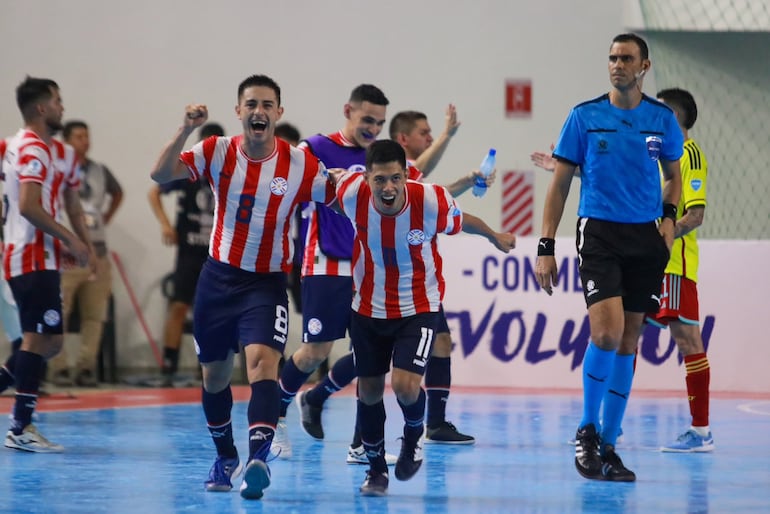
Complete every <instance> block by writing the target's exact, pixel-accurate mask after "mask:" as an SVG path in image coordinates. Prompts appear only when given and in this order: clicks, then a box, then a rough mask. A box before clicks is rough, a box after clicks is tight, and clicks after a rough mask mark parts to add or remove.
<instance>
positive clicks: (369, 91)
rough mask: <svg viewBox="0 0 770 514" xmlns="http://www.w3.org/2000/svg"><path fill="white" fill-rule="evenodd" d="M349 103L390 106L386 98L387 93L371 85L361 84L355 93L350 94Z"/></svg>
mask: <svg viewBox="0 0 770 514" xmlns="http://www.w3.org/2000/svg"><path fill="white" fill-rule="evenodd" d="M348 102H350V103H352V102H369V103H371V104H374V105H388V104H389V103H390V102H389V101H388V98H387V97H386V96H385V93H383V92H382V90H380V88H378V87H377V86H373V85H371V84H361V85H360V86H356V87H355V88H354V89H353V91H351V92H350V99H349V100H348Z"/></svg>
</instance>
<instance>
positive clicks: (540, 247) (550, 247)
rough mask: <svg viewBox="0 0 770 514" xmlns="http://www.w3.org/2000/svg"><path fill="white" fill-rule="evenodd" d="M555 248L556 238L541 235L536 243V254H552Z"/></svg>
mask: <svg viewBox="0 0 770 514" xmlns="http://www.w3.org/2000/svg"><path fill="white" fill-rule="evenodd" d="M555 249H556V240H555V239H551V238H550V237H541V238H540V242H539V243H538V244H537V256H538V257H540V256H541V255H554V250H555Z"/></svg>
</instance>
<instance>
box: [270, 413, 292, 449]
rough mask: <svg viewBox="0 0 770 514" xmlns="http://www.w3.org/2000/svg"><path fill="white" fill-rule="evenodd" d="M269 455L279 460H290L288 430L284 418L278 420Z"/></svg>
mask: <svg viewBox="0 0 770 514" xmlns="http://www.w3.org/2000/svg"><path fill="white" fill-rule="evenodd" d="M270 453H272V454H273V455H275V456H276V457H278V458H280V459H291V441H289V429H288V427H287V426H286V418H278V424H277V425H276V426H275V435H273V443H272V445H271V447H270Z"/></svg>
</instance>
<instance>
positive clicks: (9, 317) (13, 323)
mask: <svg viewBox="0 0 770 514" xmlns="http://www.w3.org/2000/svg"><path fill="white" fill-rule="evenodd" d="M7 146H8V141H7V139H0V181H4V180H5V173H3V160H4V159H5V150H6V148H7ZM0 208H2V211H3V212H2V219H3V220H5V207H4V206H1V205H0ZM3 222H4V221H3ZM0 258H2V240H0ZM0 323H2V325H3V332H5V337H6V339H8V341H10V342H11V353H10V354H9V355H8V358H7V359H6V361H5V364H3V365H2V366H0V393H1V392H3V391H5V390H6V389H8V388H9V387H10V386H11V385H13V382H14V374H13V370H14V368H15V367H16V356H17V355H18V353H19V348H21V336H22V331H21V320H19V307H18V306H17V305H16V300H14V299H13V292H12V291H11V287H10V286H9V285H8V281H6V280H5V274H4V273H0Z"/></svg>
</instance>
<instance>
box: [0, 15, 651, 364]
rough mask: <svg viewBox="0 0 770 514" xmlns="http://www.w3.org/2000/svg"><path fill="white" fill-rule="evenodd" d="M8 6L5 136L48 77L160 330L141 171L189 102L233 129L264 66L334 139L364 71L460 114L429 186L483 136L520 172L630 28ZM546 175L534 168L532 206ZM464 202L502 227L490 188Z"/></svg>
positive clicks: (308, 123)
mask: <svg viewBox="0 0 770 514" xmlns="http://www.w3.org/2000/svg"><path fill="white" fill-rule="evenodd" d="M2 11H3V12H2V16H1V17H0V47H2V48H4V49H5V50H6V51H5V52H4V53H3V57H2V69H3V72H2V73H1V74H0V134H11V133H13V132H15V130H16V129H17V128H18V126H19V125H20V117H19V115H18V109H17V108H16V106H15V101H14V88H15V87H16V85H17V84H18V83H19V82H20V81H21V80H23V78H24V76H25V75H26V74H31V75H35V76H44V77H50V78H53V79H55V80H57V81H58V82H59V84H60V86H61V88H62V94H63V98H64V103H65V108H66V110H67V111H66V113H65V116H67V117H72V118H75V117H76V118H82V119H84V120H86V121H87V122H88V123H89V124H90V125H91V129H92V130H91V132H92V145H93V147H92V156H93V157H94V158H96V159H98V160H102V161H104V162H106V163H107V164H108V165H109V166H110V167H111V169H112V170H113V171H114V173H115V174H116V175H117V176H118V178H119V180H120V181H121V183H122V185H123V187H124V189H125V193H126V196H125V203H124V206H123V208H122V209H121V211H120V212H119V213H118V215H117V217H116V218H115V220H114V224H113V225H112V226H111V227H110V233H109V239H110V244H111V247H112V249H113V250H115V251H117V252H118V253H119V254H120V255H121V257H122V259H123V261H124V262H125V263H126V266H127V273H128V279H129V282H130V283H131V285H132V287H133V288H134V289H135V290H136V294H137V298H138V301H139V303H140V308H141V309H142V311H143V312H144V314H145V316H146V317H147V320H148V323H149V327H150V330H151V331H152V332H153V333H154V335H155V337H156V338H157V337H159V335H160V330H161V325H162V320H163V308H164V303H163V301H162V299H161V296H160V293H159V290H158V281H159V279H160V278H161V277H162V276H163V275H164V274H165V273H166V272H168V271H169V270H170V269H171V267H172V264H173V251H172V250H170V249H167V248H164V247H162V246H161V244H160V237H159V231H158V228H157V224H156V222H155V220H154V218H153V216H152V214H151V212H150V209H149V208H148V206H147V202H146V192H147V190H148V188H149V187H150V185H151V182H150V179H149V176H148V172H149V169H150V167H151V166H152V164H153V162H154V159H155V158H156V156H157V154H158V153H159V151H160V149H161V147H162V146H163V145H164V144H165V142H166V141H167V139H168V138H169V137H170V136H171V134H172V132H173V131H174V129H175V128H176V127H177V125H178V123H179V119H180V118H181V113H182V112H183V107H184V105H185V104H186V103H189V102H204V103H207V104H208V105H209V109H210V113H211V119H212V120H217V121H221V122H222V123H223V124H224V125H225V127H226V129H227V130H228V131H229V132H230V133H234V132H236V131H237V129H238V124H237V121H236V119H235V117H234V114H233V106H234V105H235V102H236V98H235V96H236V88H237V85H238V83H239V82H240V81H241V80H242V79H243V78H245V77H246V76H248V75H250V74H252V73H266V74H268V75H271V76H273V77H274V78H275V79H276V80H277V81H278V82H279V84H280V85H281V86H282V88H283V103H284V105H285V108H286V114H285V119H286V120H288V121H292V122H294V123H296V124H297V125H298V126H299V127H300V128H301V130H302V131H303V133H304V134H311V133H313V132H329V131H333V130H336V129H338V128H340V126H341V124H342V121H343V120H342V105H343V104H344V102H345V100H346V99H347V95H348V94H349V92H350V90H351V89H352V88H353V87H354V86H355V85H357V84H359V83H362V82H371V83H375V84H377V85H379V86H380V87H381V88H382V89H383V90H384V91H385V93H386V94H387V95H388V97H389V98H390V100H391V107H390V112H391V113H394V112H396V111H398V110H401V109H419V110H422V111H424V112H426V113H427V114H428V116H429V117H430V119H431V120H432V124H433V127H434V132H439V131H440V129H441V126H442V123H443V111H444V107H445V106H446V104H447V103H449V102H453V103H455V104H456V105H457V106H458V110H459V115H460V119H461V120H462V122H463V125H462V127H461V128H460V132H459V133H458V135H457V137H456V138H455V140H454V141H453V142H452V145H451V147H450V148H449V150H448V151H447V153H446V155H445V157H444V161H443V162H442V166H441V168H440V170H439V171H438V172H437V175H436V176H437V180H439V179H442V178H444V179H447V180H449V179H451V178H453V177H454V176H456V175H457V174H459V173H464V172H466V171H467V170H468V169H470V168H471V167H473V166H477V165H478V163H479V162H480V160H481V158H482V157H483V155H484V152H485V150H486V149H487V148H488V147H490V146H495V147H497V148H498V163H499V164H498V166H499V168H500V169H529V168H530V166H529V154H530V152H531V151H532V150H533V149H546V148H547V147H548V145H549V143H550V142H552V141H553V140H554V139H555V138H556V136H557V135H558V131H559V128H560V127H561V123H562V122H563V120H564V118H565V116H566V114H567V112H568V110H569V108H570V107H571V106H572V105H574V104H575V103H577V102H578V101H581V100H583V99H586V98H589V97H592V96H595V95H598V94H600V93H602V92H603V91H606V89H607V75H606V52H607V49H608V47H609V43H610V40H611V38H612V36H614V35H615V34H617V33H619V32H622V31H623V2H618V1H616V0H578V1H568V0H561V1H558V0H541V1H538V2H531V1H527V0H478V1H475V2H445V1H438V0H424V1H418V2H415V1H407V0H391V1H389V2H369V1H363V0H325V1H323V2H316V1H311V0H298V1H293V2H255V1H253V0H252V1H245V0H230V1H221V2H211V1H203V0H190V1H163V0H130V1H126V2H112V1H102V0H68V1H64V0H25V1H24V2H5V3H4V5H3V10H2ZM508 78H530V79H531V80H532V83H533V86H534V94H533V113H534V114H533V116H532V118H531V119H507V118H505V117H504V114H503V105H504V104H503V84H504V81H505V80H506V79H508ZM651 87H652V86H651ZM651 90H654V89H651ZM442 170H443V171H442ZM546 183H547V178H546V177H545V176H543V175H538V178H537V183H536V188H537V191H538V192H537V196H536V206H540V205H542V202H539V201H537V199H538V198H542V195H543V194H544V190H545V187H546ZM498 191H499V190H498ZM575 193H576V192H575V191H573V194H572V195H571V197H572V198H571V201H572V202H575V201H576V198H577V194H575ZM462 204H463V206H464V208H465V209H466V210H468V211H471V212H474V213H476V214H480V215H482V216H483V217H484V218H486V219H488V220H489V221H490V223H491V224H493V225H496V224H498V223H499V210H500V205H499V192H498V194H489V195H487V197H485V198H484V201H483V202H482V201H479V200H474V199H472V198H467V199H466V198H463V199H462ZM567 209H568V210H571V211H572V212H574V210H575V204H574V203H573V204H571V205H570V206H568V207H567ZM539 211H540V207H536V208H535V217H536V218H535V227H539V225H540V221H539V219H540V212H539ZM562 230H563V232H562V233H563V234H569V233H570V232H571V230H572V229H571V226H570V224H569V223H564V224H563V227H562ZM115 290H116V298H117V302H118V311H119V313H118V338H119V346H120V351H121V354H120V359H121V361H122V362H123V363H126V364H130V365H134V366H135V365H141V364H147V365H149V364H150V363H151V362H152V354H151V352H150V350H149V346H148V345H147V338H146V337H145V335H144V334H143V332H142V330H141V329H140V325H139V323H138V322H137V321H136V319H135V315H134V313H133V311H132V309H131V307H130V304H129V301H128V297H127V296H126V293H125V290H124V288H123V286H122V284H121V283H120V281H119V278H118V277H117V274H116V281H115Z"/></svg>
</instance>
